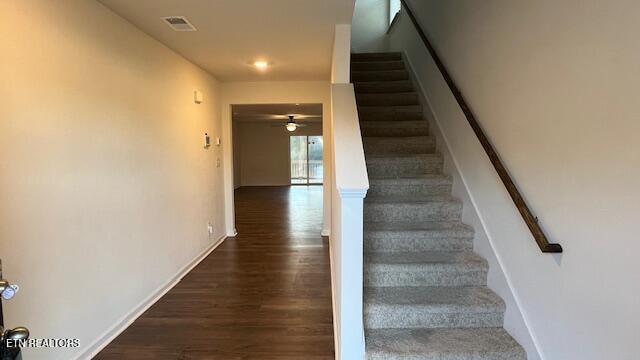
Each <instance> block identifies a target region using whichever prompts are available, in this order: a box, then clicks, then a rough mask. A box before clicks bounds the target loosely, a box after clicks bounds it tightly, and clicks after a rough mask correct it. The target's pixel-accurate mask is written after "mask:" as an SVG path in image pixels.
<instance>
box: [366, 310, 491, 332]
mask: <svg viewBox="0 0 640 360" xmlns="http://www.w3.org/2000/svg"><path fill="white" fill-rule="evenodd" d="M364 322H365V327H366V328H368V329H384V328H391V329H397V328H431V329H435V328H478V327H500V326H502V323H503V313H502V311H495V312H472V311H468V312H433V309H428V308H424V307H420V306H407V305H365V309H364Z"/></svg>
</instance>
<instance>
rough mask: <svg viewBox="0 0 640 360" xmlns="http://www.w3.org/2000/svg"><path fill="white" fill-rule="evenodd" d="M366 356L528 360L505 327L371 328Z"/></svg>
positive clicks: (385, 359) (397, 359) (382, 358)
mask: <svg viewBox="0 0 640 360" xmlns="http://www.w3.org/2000/svg"><path fill="white" fill-rule="evenodd" d="M365 338H366V359H367V360H526V358H527V357H526V353H525V352H524V350H523V349H522V347H521V346H520V345H519V344H518V343H517V342H516V341H515V340H514V339H513V338H512V337H511V336H510V335H509V334H508V333H507V332H506V331H505V330H504V329H502V328H452V329H370V330H367V331H366V332H365Z"/></svg>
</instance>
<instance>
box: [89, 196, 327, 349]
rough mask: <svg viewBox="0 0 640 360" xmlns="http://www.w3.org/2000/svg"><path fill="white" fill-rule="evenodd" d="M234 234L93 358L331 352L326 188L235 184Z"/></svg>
mask: <svg viewBox="0 0 640 360" xmlns="http://www.w3.org/2000/svg"><path fill="white" fill-rule="evenodd" d="M235 195H236V198H235V199H236V226H237V230H238V236H237V237H235V238H228V239H227V240H225V242H224V243H223V244H222V245H220V246H219V247H218V248H217V249H216V250H214V251H213V252H212V253H211V255H209V256H208V257H207V258H206V259H205V260H203V261H202V263H200V264H199V265H198V266H197V267H196V268H195V269H194V270H193V271H192V272H191V273H189V274H188V275H187V276H186V277H185V278H184V279H183V280H182V281H181V282H180V283H179V284H178V285H177V286H176V287H175V288H173V289H172V290H171V291H170V292H169V293H167V295H165V296H164V297H163V298H162V299H160V301H158V302H157V303H156V304H155V305H153V306H152V307H151V308H150V309H149V310H148V311H146V312H145V313H144V314H143V315H142V316H141V317H140V318H138V319H137V320H136V321H135V322H134V323H133V324H132V325H131V326H130V327H129V328H128V329H127V330H125V331H124V332H123V333H122V334H121V335H120V336H118V337H117V338H116V339H115V340H114V341H113V342H112V343H111V344H110V345H109V346H107V347H106V348H105V349H104V350H103V351H102V352H101V353H100V354H99V355H98V356H97V357H96V359H136V360H146V359H154V360H155V359H225V360H227V359H228V360H235V359H262V360H269V359H274V360H275V359H291V360H293V359H312V360H319V359H333V358H334V355H333V354H334V352H333V324H332V312H331V276H330V270H329V249H328V244H327V241H326V240H324V239H323V238H322V237H321V236H320V231H321V226H322V187H321V186H309V187H307V186H294V187H255V188H251V187H249V188H240V189H238V190H236V194H235Z"/></svg>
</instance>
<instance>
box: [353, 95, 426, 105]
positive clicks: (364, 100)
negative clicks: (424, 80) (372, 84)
mask: <svg viewBox="0 0 640 360" xmlns="http://www.w3.org/2000/svg"><path fill="white" fill-rule="evenodd" d="M356 103H357V104H358V106H409V105H419V104H420V102H419V101H418V95H417V94H416V93H398V94H360V95H357V96H356Z"/></svg>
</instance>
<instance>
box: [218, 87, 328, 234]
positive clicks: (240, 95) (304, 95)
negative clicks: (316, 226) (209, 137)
mask: <svg viewBox="0 0 640 360" xmlns="http://www.w3.org/2000/svg"><path fill="white" fill-rule="evenodd" d="M295 103H300V104H322V114H323V119H322V133H323V134H324V136H325V138H324V153H323V157H324V186H323V192H324V193H323V208H324V210H323V217H324V219H323V227H322V229H323V230H322V231H323V233H324V234H326V235H328V233H329V229H330V227H331V183H330V181H329V179H330V176H331V158H330V154H329V147H330V146H331V144H330V143H329V139H328V136H327V134H331V122H330V121H329V114H331V90H330V84H329V82H328V81H276V82H272V81H263V82H235V83H223V84H222V85H221V110H222V128H223V131H222V145H223V149H224V159H223V167H224V179H225V189H224V207H225V214H226V216H225V224H226V229H227V235H230V236H232V235H234V234H235V233H236V230H235V215H234V205H233V204H234V199H233V188H234V186H233V183H234V181H233V177H234V176H233V175H234V169H233V151H232V149H233V136H232V133H233V123H232V115H231V106H232V105H241V104H295Z"/></svg>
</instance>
